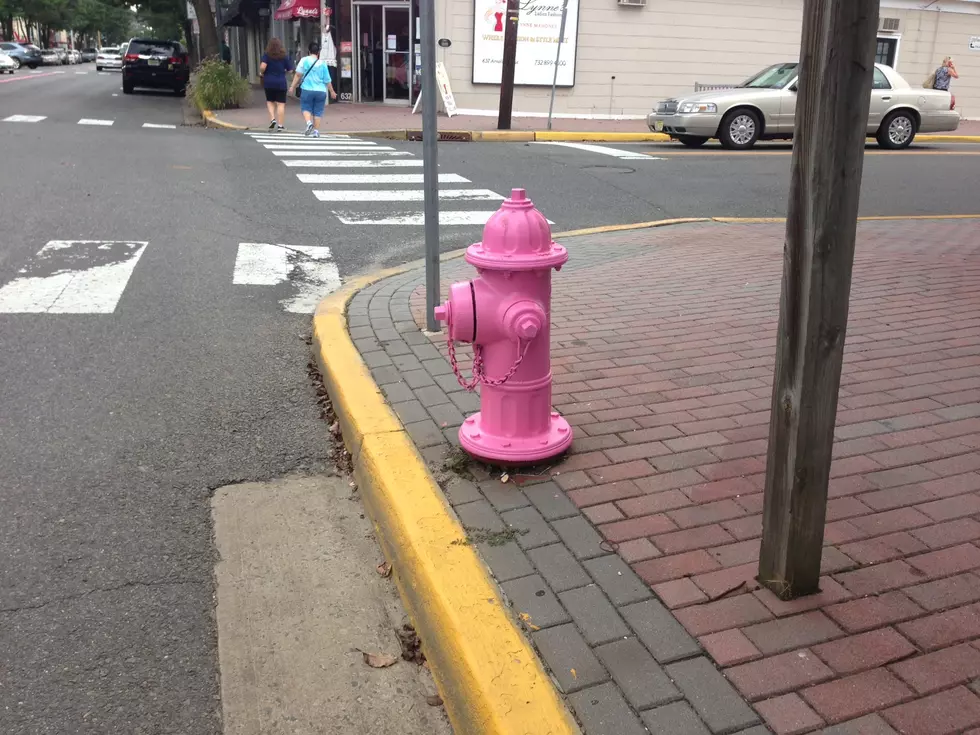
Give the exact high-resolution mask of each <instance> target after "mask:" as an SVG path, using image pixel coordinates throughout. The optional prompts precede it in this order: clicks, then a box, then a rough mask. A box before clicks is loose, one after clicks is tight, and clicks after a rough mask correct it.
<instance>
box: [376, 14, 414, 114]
mask: <svg viewBox="0 0 980 735" xmlns="http://www.w3.org/2000/svg"><path fill="white" fill-rule="evenodd" d="M383 11H384V67H385V90H384V101H385V102H390V103H393V104H403V105H407V104H409V100H410V98H411V91H412V70H413V66H412V64H413V62H414V59H413V56H412V46H413V44H412V27H411V16H410V14H409V6H408V5H407V4H406V5H399V6H393V5H385V6H384V8H383Z"/></svg>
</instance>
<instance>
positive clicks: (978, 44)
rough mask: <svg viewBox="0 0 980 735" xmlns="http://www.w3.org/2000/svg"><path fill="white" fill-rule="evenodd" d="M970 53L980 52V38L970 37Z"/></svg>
mask: <svg viewBox="0 0 980 735" xmlns="http://www.w3.org/2000/svg"><path fill="white" fill-rule="evenodd" d="M970 51H980V36H970Z"/></svg>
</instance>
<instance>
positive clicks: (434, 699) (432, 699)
mask: <svg viewBox="0 0 980 735" xmlns="http://www.w3.org/2000/svg"><path fill="white" fill-rule="evenodd" d="M425 703H426V704H427V705H429V706H430V707H442V697H440V696H439V695H438V694H430V695H429V696H427V697H426V698H425Z"/></svg>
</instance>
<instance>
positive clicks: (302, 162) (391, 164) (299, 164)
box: [283, 158, 423, 168]
mask: <svg viewBox="0 0 980 735" xmlns="http://www.w3.org/2000/svg"><path fill="white" fill-rule="evenodd" d="M283 163H285V164H286V165H287V166H289V167H293V168H413V167H414V168H421V167H422V163H423V162H422V161H420V160H418V159H417V158H413V159H412V160H410V161H347V160H344V161H333V160H330V159H327V160H314V159H306V158H301V159H299V160H298V161H283Z"/></svg>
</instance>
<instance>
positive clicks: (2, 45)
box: [0, 43, 15, 51]
mask: <svg viewBox="0 0 980 735" xmlns="http://www.w3.org/2000/svg"><path fill="white" fill-rule="evenodd" d="M0 48H2V49H3V50H4V51H13V50H14V48H15V47H14V45H13V44H12V43H0Z"/></svg>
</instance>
